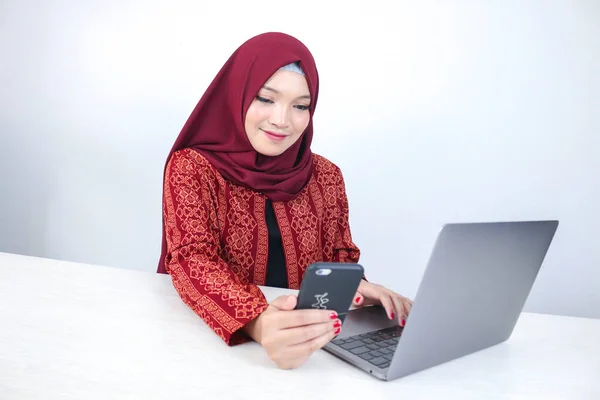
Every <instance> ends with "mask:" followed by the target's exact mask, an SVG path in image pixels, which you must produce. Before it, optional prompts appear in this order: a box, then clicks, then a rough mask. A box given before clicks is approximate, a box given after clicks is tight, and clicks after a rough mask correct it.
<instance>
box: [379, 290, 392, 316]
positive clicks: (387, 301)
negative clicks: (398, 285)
mask: <svg viewBox="0 0 600 400" xmlns="http://www.w3.org/2000/svg"><path fill="white" fill-rule="evenodd" d="M379 301H380V302H381V306H382V307H383V308H385V312H386V313H387V315H388V318H389V319H394V318H395V317H396V313H395V312H394V311H395V309H394V303H393V302H392V300H391V298H390V296H389V295H386V294H381V295H380V296H379Z"/></svg>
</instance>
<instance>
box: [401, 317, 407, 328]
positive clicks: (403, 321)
mask: <svg viewBox="0 0 600 400" xmlns="http://www.w3.org/2000/svg"><path fill="white" fill-rule="evenodd" d="M400 325H402V326H404V325H406V320H405V319H404V318H402V321H400Z"/></svg>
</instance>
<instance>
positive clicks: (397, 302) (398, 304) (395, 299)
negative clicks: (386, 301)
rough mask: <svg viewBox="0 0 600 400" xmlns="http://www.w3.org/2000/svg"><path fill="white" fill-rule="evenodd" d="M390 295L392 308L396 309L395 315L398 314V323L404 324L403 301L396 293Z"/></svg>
mask: <svg viewBox="0 0 600 400" xmlns="http://www.w3.org/2000/svg"><path fill="white" fill-rule="evenodd" d="M390 297H391V299H392V303H394V310H396V316H398V323H399V324H400V325H401V326H404V323H405V318H406V315H407V313H406V309H405V308H404V302H403V301H402V297H401V296H400V295H397V294H393V295H392V296H390Z"/></svg>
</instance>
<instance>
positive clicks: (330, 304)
mask: <svg viewBox="0 0 600 400" xmlns="http://www.w3.org/2000/svg"><path fill="white" fill-rule="evenodd" d="M363 275H364V269H363V267H362V266H361V265H360V264H350V263H325V262H321V263H314V264H311V265H310V266H309V267H308V268H307V269H306V272H305V274H304V278H303V279H302V284H301V286H300V292H299V293H298V304H297V305H296V309H309V308H315V309H327V310H334V311H336V312H337V313H338V316H339V318H340V320H341V321H342V322H343V321H344V318H345V317H346V314H347V313H348V310H349V309H350V306H351V305H352V300H353V299H354V295H355V294H356V290H357V289H358V285H360V281H361V279H362V277H363Z"/></svg>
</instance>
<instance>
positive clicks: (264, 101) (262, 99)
mask: <svg viewBox="0 0 600 400" xmlns="http://www.w3.org/2000/svg"><path fill="white" fill-rule="evenodd" d="M256 100H258V101H260V102H261V103H272V102H273V101H271V100H269V99H265V98H264V97H261V96H256Z"/></svg>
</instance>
